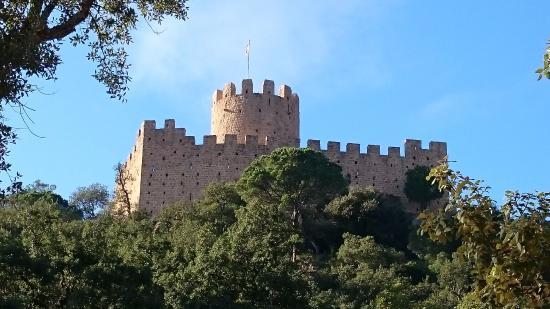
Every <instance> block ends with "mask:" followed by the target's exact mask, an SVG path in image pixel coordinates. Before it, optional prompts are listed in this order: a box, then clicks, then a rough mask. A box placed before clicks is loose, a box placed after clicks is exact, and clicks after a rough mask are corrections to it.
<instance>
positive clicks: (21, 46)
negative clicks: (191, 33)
mask: <svg viewBox="0 0 550 309" xmlns="http://www.w3.org/2000/svg"><path fill="white" fill-rule="evenodd" d="M186 2H187V1H186V0H175V1H168V0H160V1H150V0H135V1H113V0H80V1H79V0H69V1H55V0H50V1H43V0H38V1H21V0H17V1H9V2H7V3H6V2H4V3H3V4H2V5H1V6H0V21H1V22H0V55H2V57H1V58H0V103H2V104H4V103H11V104H14V103H21V102H20V99H21V98H22V97H23V96H26V95H28V94H29V93H30V92H32V91H34V90H35V89H36V88H35V87H33V85H31V84H30V81H29V80H30V79H31V78H43V79H55V78H56V69H57V66H58V65H59V64H60V63H61V56H60V54H59V50H60V47H61V44H62V43H63V42H65V41H67V40H68V41H69V42H70V43H71V44H72V45H75V46H76V45H81V44H85V45H87V46H88V47H89V48H90V52H89V53H88V55H87V57H88V59H89V60H92V61H94V62H97V69H96V71H95V72H94V74H93V76H94V77H95V78H96V79H97V80H98V81H99V82H101V83H103V84H104V85H105V86H106V87H107V93H108V94H109V95H111V96H112V97H117V98H119V99H122V98H123V97H124V94H125V92H126V90H127V83H128V81H129V80H130V77H129V76H128V67H129V65H128V63H127V61H126V60H127V53H126V51H125V48H124V47H125V46H126V45H128V44H130V43H131V42H132V35H131V31H132V30H133V29H135V27H136V24H137V23H138V21H139V20H140V19H143V20H144V21H145V22H147V23H150V22H159V23H160V22H161V21H162V20H163V19H164V18H165V17H167V16H172V17H175V18H177V19H186V17H187V6H186ZM21 104H22V103H21Z"/></svg>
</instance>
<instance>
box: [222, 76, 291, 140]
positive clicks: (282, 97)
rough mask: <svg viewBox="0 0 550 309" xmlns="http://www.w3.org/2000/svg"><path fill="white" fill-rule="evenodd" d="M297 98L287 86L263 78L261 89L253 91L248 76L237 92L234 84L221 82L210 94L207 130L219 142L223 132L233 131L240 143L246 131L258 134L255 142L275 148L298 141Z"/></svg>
mask: <svg viewBox="0 0 550 309" xmlns="http://www.w3.org/2000/svg"><path fill="white" fill-rule="evenodd" d="M299 105H300V99H299V98H298V95H297V94H295V93H292V89H291V88H290V87H289V86H286V85H281V86H280V88H279V91H278V94H275V85H274V83H273V81H271V80H264V82H263V86H262V92H261V93H255V92H254V87H253V83H252V80H251V79H245V80H243V82H242V87H241V92H240V93H239V94H237V92H236V88H235V84H233V83H228V84H225V86H224V88H223V90H216V91H215V92H214V94H213V96H212V120H211V121H212V122H211V134H212V135H216V136H217V142H218V143H223V142H224V138H225V135H226V134H235V135H237V141H238V142H239V143H244V142H245V138H246V136H247V135H255V136H257V137H258V143H260V144H262V145H266V144H267V145H270V147H273V148H277V147H281V146H294V147H298V146H299V144H300V140H299V138H300V108H299Z"/></svg>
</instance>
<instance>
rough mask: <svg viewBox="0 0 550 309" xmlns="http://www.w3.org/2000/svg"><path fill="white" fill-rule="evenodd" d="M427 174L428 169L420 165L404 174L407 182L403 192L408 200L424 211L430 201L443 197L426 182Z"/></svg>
mask: <svg viewBox="0 0 550 309" xmlns="http://www.w3.org/2000/svg"><path fill="white" fill-rule="evenodd" d="M429 173H430V168H429V167H426V166H420V165H418V166H416V167H415V168H413V169H410V170H408V171H407V172H406V173H405V175H406V176H407V180H406V181H405V188H404V189H403V191H404V192H405V195H406V196H407V198H409V200H411V201H413V202H417V203H419V204H420V208H421V210H425V209H426V207H427V206H428V203H429V202H430V201H433V200H435V199H438V198H440V197H441V196H443V192H442V191H440V190H438V188H437V186H435V185H433V184H432V183H430V182H429V181H428V180H427V176H428V174H429Z"/></svg>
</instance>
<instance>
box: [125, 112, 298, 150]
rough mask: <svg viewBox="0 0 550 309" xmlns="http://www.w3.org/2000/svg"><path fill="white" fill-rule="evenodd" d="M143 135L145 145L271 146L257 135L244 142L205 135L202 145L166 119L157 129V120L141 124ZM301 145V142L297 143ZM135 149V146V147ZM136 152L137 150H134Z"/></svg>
mask: <svg viewBox="0 0 550 309" xmlns="http://www.w3.org/2000/svg"><path fill="white" fill-rule="evenodd" d="M141 134H143V137H144V143H146V144H164V145H170V144H187V145H193V146H213V145H226V146H237V145H247V146H254V147H255V146H268V147H269V146H270V139H268V138H265V139H259V138H258V136H257V135H245V138H244V140H243V141H242V142H241V141H239V140H238V139H237V135H236V134H224V136H223V139H222V138H220V137H219V136H216V135H204V136H203V138H202V144H196V143H195V137H194V136H187V135H186V129H185V128H176V122H175V121H174V119H166V120H165V121H164V127H162V128H157V127H156V121H155V120H145V121H143V123H142V124H141V127H140V129H139V132H138V137H139V136H141ZM297 143H298V144H299V141H297ZM134 148H135V146H134ZM134 151H135V150H134Z"/></svg>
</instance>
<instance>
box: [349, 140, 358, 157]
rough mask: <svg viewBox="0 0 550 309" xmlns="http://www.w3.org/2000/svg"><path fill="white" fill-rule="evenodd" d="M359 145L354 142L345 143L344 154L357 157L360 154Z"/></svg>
mask: <svg viewBox="0 0 550 309" xmlns="http://www.w3.org/2000/svg"><path fill="white" fill-rule="evenodd" d="M360 147H361V145H359V144H354V143H347V144H346V154H347V155H348V156H351V157H359V154H360Z"/></svg>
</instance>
